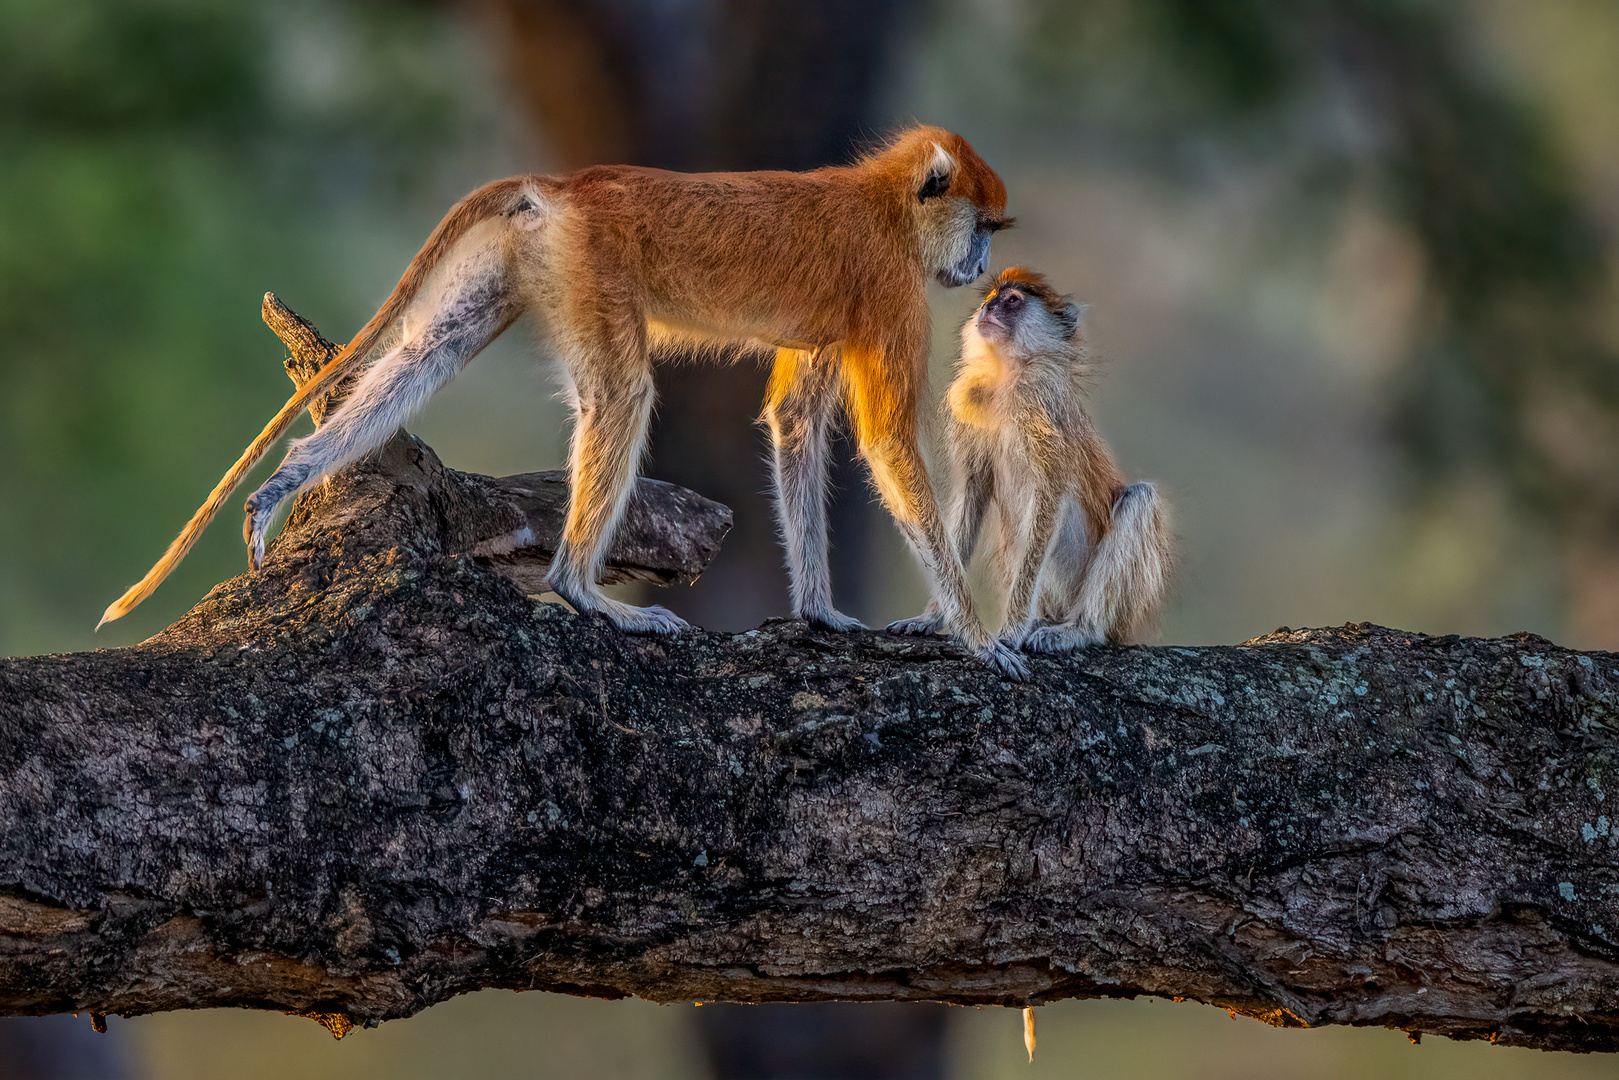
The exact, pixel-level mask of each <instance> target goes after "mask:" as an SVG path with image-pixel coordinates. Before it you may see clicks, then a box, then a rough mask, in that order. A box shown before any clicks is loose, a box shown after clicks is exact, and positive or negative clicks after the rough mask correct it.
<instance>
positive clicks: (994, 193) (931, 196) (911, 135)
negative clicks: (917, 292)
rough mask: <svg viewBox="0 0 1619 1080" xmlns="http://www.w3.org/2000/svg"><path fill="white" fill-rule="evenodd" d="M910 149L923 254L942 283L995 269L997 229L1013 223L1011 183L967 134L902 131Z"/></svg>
mask: <svg viewBox="0 0 1619 1080" xmlns="http://www.w3.org/2000/svg"><path fill="white" fill-rule="evenodd" d="M899 145H904V146H905V147H906V148H907V150H909V151H910V155H911V160H912V161H913V162H914V165H913V170H912V176H913V183H914V190H915V192H916V214H917V222H918V229H919V233H920V239H921V241H922V260H923V262H924V264H925V265H926V269H927V272H928V273H930V274H932V275H933V276H934V277H935V278H937V279H938V281H939V284H941V285H946V286H950V287H954V286H957V285H967V284H970V283H971V282H973V281H976V280H977V279H978V278H979V277H981V276H982V275H983V274H984V273H985V272H986V271H988V269H989V245H990V240H991V239H992V238H993V237H994V235H995V234H996V233H997V232H999V231H1000V230H1002V229H1006V228H1010V227H1011V226H1012V219H1011V218H1009V217H1007V216H1006V185H1005V184H1003V183H1001V178H1000V177H999V176H996V175H995V170H994V169H991V168H990V167H989V165H988V163H986V162H985V161H984V159H983V158H981V157H979V156H978V153H977V151H975V150H974V149H973V148H972V146H971V145H969V144H968V142H967V140H966V139H963V138H962V137H961V136H960V135H957V134H955V133H954V132H950V131H945V130H943V129H941V128H929V127H924V128H917V129H915V130H913V131H908V132H906V133H905V134H904V135H903V136H901V137H900V143H899Z"/></svg>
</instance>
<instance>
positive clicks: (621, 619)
mask: <svg viewBox="0 0 1619 1080" xmlns="http://www.w3.org/2000/svg"><path fill="white" fill-rule="evenodd" d="M546 584H547V585H549V586H550V587H551V591H552V592H555V593H556V594H557V595H558V596H560V597H562V599H564V600H566V601H567V602H568V603H570V604H572V605H573V609H574V610H575V611H578V612H582V613H586V614H589V613H595V614H598V615H601V616H602V617H603V618H605V619H606V620H607V621H608V622H610V623H612V624H613V625H614V626H616V627H618V629H620V630H622V631H623V632H624V633H626V634H674V633H678V632H679V631H681V630H684V629H686V626H687V623H686V620H685V619H682V618H681V617H680V616H679V615H676V614H675V613H674V612H672V611H670V610H669V609H668V608H666V607H659V606H658V605H657V604H653V605H651V606H650V607H636V606H635V605H633V604H625V603H622V602H620V601H618V600H613V599H610V598H609V597H606V596H603V595H602V594H601V593H600V592H598V591H596V590H595V589H581V588H574V587H572V586H571V585H569V584H568V583H567V582H566V581H558V580H556V579H555V578H548V579H547V580H546Z"/></svg>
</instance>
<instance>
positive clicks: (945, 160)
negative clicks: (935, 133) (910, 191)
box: [916, 143, 956, 202]
mask: <svg viewBox="0 0 1619 1080" xmlns="http://www.w3.org/2000/svg"><path fill="white" fill-rule="evenodd" d="M955 171H956V161H955V159H954V158H952V157H951V156H950V155H949V154H947V153H945V152H944V147H942V146H940V145H939V144H938V143H934V144H933V157H931V158H929V159H928V171H927V173H926V175H925V176H923V178H922V186H921V187H919V188H917V189H916V201H917V202H927V201H928V200H929V199H931V198H934V197H935V196H939V195H943V194H944V193H945V192H947V191H949V190H950V175H951V174H952V173H954V172H955Z"/></svg>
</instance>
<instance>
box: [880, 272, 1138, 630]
mask: <svg viewBox="0 0 1619 1080" xmlns="http://www.w3.org/2000/svg"><path fill="white" fill-rule="evenodd" d="M1086 373H1087V364H1086V359H1085V347H1084V341H1083V338H1082V335H1081V332H1080V308H1079V307H1078V305H1076V304H1074V303H1073V302H1072V301H1070V300H1069V299H1068V298H1067V297H1063V296H1059V295H1057V292H1056V290H1054V289H1053V288H1052V287H1051V286H1050V285H1048V284H1046V281H1045V279H1044V278H1043V277H1041V276H1040V275H1039V274H1035V273H1032V272H1031V271H1028V270H1025V269H1023V268H1022V267H1012V268H1011V269H1009V270H1005V271H1003V272H1002V273H1001V274H1000V276H999V277H997V278H996V279H995V282H994V284H993V285H992V286H991V288H990V290H989V293H988V294H987V295H986V296H985V297H984V302H983V304H982V305H981V306H980V307H979V309H978V311H977V313H976V314H975V315H974V316H973V317H972V318H971V319H969V320H967V325H966V326H964V327H962V331H961V362H960V366H959V368H958V373H957V376H956V380H955V382H954V383H952V384H951V386H950V391H949V393H948V395H947V397H946V402H947V408H946V410H945V411H946V421H945V426H946V431H947V433H948V438H949V446H950V457H951V459H952V461H953V463H954V465H955V473H956V477H957V483H958V484H959V485H960V491H959V492H958V493H957V495H956V497H955V501H954V503H953V507H952V515H951V538H952V540H953V541H954V542H955V544H956V554H957V556H958V557H959V558H960V560H961V562H962V563H963V564H965V563H966V562H968V561H969V560H970V559H971V558H972V553H973V548H974V547H975V546H976V545H977V543H978V532H979V528H980V526H981V525H982V524H983V521H984V515H985V513H986V512H987V511H988V509H989V507H990V505H991V504H994V505H995V507H996V508H997V510H998V511H999V524H1000V530H999V536H998V538H997V542H996V549H995V562H996V566H997V569H998V571H999V578H1000V582H1001V585H1002V587H1003V588H1004V589H1005V590H1006V625H1005V627H1004V628H1003V630H1002V639H1003V640H1005V641H1008V642H1009V643H1011V644H1015V645H1018V646H1021V647H1022V648H1024V649H1027V650H1030V651H1033V652H1066V651H1068V650H1071V649H1076V648H1080V647H1082V646H1085V645H1094V644H1098V643H1100V642H1103V641H1111V642H1122V641H1124V640H1125V639H1127V638H1128V637H1129V636H1130V635H1131V634H1132V633H1133V632H1134V631H1136V630H1137V629H1138V628H1140V626H1141V625H1142V624H1143V623H1144V622H1145V621H1146V620H1147V619H1148V618H1149V617H1150V616H1151V615H1152V613H1153V611H1154V609H1155V608H1156V607H1157V606H1158V602H1159V600H1160V599H1161V597H1162V595H1163V591H1164V585H1165V582H1166V580H1167V576H1168V568H1169V559H1170V551H1169V540H1168V536H1167V533H1166V530H1165V526H1164V507H1163V503H1162V500H1161V499H1160V498H1159V496H1158V493H1157V491H1156V490H1155V489H1154V488H1153V486H1152V485H1151V484H1131V485H1129V486H1126V485H1125V484H1124V480H1123V478H1122V477H1121V476H1120V474H1119V468H1118V466H1117V465H1116V464H1115V463H1114V461H1113V456H1112V455H1111V454H1109V453H1108V449H1107V445H1106V444H1105V443H1104V442H1103V441H1102V437H1101V435H1099V434H1098V433H1097V431H1096V428H1095V427H1094V426H1093V425H1092V424H1091V420H1090V417H1089V416H1087V415H1086V414H1085V408H1084V404H1083V402H1082V398H1083V390H1084V387H1083V382H1084V379H1085V375H1086ZM943 624H944V616H943V614H941V612H940V609H939V607H938V605H937V604H929V605H928V610H926V611H924V612H923V613H922V614H921V615H919V616H917V617H916V618H914V619H907V620H904V621H902V622H898V623H895V624H894V625H893V626H892V627H890V629H892V630H895V631H898V632H900V633H911V634H924V633H931V632H933V631H935V630H937V629H939V627H940V626H942V625H943Z"/></svg>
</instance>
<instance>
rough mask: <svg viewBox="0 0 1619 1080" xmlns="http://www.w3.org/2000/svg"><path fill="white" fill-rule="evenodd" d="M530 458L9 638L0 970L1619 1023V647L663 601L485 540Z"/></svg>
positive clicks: (368, 995) (131, 992) (214, 985)
mask: <svg viewBox="0 0 1619 1080" xmlns="http://www.w3.org/2000/svg"><path fill="white" fill-rule="evenodd" d="M503 484H504V482H497V481H492V480H489V479H488V478H479V477H467V476H465V475H463V474H457V473H454V472H453V471H451V470H447V469H444V468H443V467H442V466H440V465H438V464H437V462H436V459H433V458H432V456H431V453H430V452H429V451H427V450H426V448H425V447H421V446H420V444H419V443H416V442H415V441H414V440H410V439H409V438H408V437H401V438H400V439H398V440H396V441H395V443H394V444H392V445H391V446H390V448H389V449H388V451H387V452H386V453H384V454H383V455H382V456H381V457H380V458H379V459H378V460H377V461H375V462H372V463H368V464H366V465H364V466H362V467H360V468H357V469H353V470H349V471H348V472H346V473H345V474H343V475H342V476H341V477H339V478H337V479H336V480H335V481H334V482H333V484H332V485H331V487H330V489H329V490H327V491H324V492H317V493H315V495H314V496H313V497H311V498H307V499H306V500H305V501H304V502H303V503H302V504H301V505H300V506H299V507H298V508H297V510H296V512H295V513H294V516H293V519H292V522H291V523H290V524H289V527H288V529H287V530H286V532H285V533H284V534H283V536H282V537H281V538H280V540H279V541H278V543H277V544H276V546H275V547H274V549H273V550H272V554H271V557H270V559H269V560H268V562H267V563H266V566H265V567H264V569H263V570H262V571H260V572H259V573H258V574H255V575H251V576H243V577H238V578H234V579H232V580H230V581H227V582H225V583H223V584H221V585H220V586H218V587H217V588H216V589H215V590H214V591H213V592H212V593H210V594H209V596H208V597H207V598H206V599H205V600H204V601H203V602H202V603H201V604H199V605H198V606H197V607H196V608H195V609H194V610H193V611H191V612H190V613H188V614H187V615H186V616H185V617H184V618H183V619H181V620H180V621H179V622H178V623H176V624H175V625H174V626H173V627H170V628H169V629H168V630H166V631H165V632H163V633H162V634H160V635H158V636H157V637H155V638H153V639H152V640H150V641H148V642H145V643H144V644H141V645H138V646H135V647H133V648H127V649H117V650H108V651H98V652H95V653H84V654H75V655H67V656H51V657H32V658H25V659H12V660H4V661H0V1011H3V1012H13V1013H39V1012H51V1011H58V1010H67V1009H77V1010H89V1011H92V1012H98V1013H107V1012H119V1013H126V1014H135V1013H144V1012H150V1011H155V1010H163V1009H175V1008H190V1007H201V1006H213V1005H243V1006H250V1007H261V1008H279V1009H287V1010H294V1011H299V1012H308V1013H311V1014H324V1015H325V1018H326V1020H325V1022H328V1023H331V1024H333V1025H334V1026H335V1027H336V1028H337V1029H339V1030H341V1029H342V1027H343V1025H344V1024H346V1023H348V1022H349V1021H350V1020H352V1021H354V1022H365V1023H371V1022H375V1021H378V1020H382V1019H387V1018H391V1017H401V1016H408V1015H410V1014H412V1013H414V1012H416V1011H418V1010H420V1009H422V1008H425V1007H426V1006H428V1005H430V1004H432V1003H434V1002H437V1001H442V1000H444V999H445V998H447V997H450V996H452V995H454V994H458V993H462V992H465V991H468V990H472V989H476V988H479V987H489V986H500V987H510V988H518V989H527V988H548V989H554V990H563V991H567V992H573V993H588V994H598V995H604V996H616V995H623V994H636V995H640V996H643V997H647V998H651V999H654V1000H660V1001H669V1000H692V999H698V1000H704V999H707V1000H713V999H729V1000H740V1001H760V1000H810V999H821V998H847V999H877V998H904V999H930V1000H944V1001H956V1002H968V1003H998V1004H1023V1003H1026V1002H1033V1003H1039V1002H1043V1001H1049V1000H1053V999H1057V998H1061V997H1065V996H1073V995H1109V996H1128V995H1134V994H1143V993H1145V994H1157V995H1164V996H1175V997H1188V998H1195V999H1197V1000H1200V1001H1207V1002H1212V1003H1215V1004H1218V1005H1224V1006H1227V1007H1229V1008H1231V1009H1233V1010H1236V1011H1239V1012H1243V1013H1246V1014H1248V1015H1252V1016H1256V1017H1259V1018H1261V1019H1264V1020H1267V1021H1269V1022H1272V1023H1282V1024H1290V1025H1296V1024H1309V1025H1318V1024H1331V1023H1347V1024H1376V1025H1393V1026H1398V1027H1402V1028H1406V1029H1408V1030H1410V1031H1413V1032H1434V1033H1442V1034H1447V1035H1454V1036H1458V1037H1467V1038H1474V1037H1476V1038H1494V1039H1497V1040H1498V1041H1500V1042H1504V1043H1511V1044H1516V1045H1529V1046H1540V1047H1549V1048H1564V1049H1582V1050H1607V1049H1615V1048H1619V944H1616V943H1619V901H1616V899H1615V894H1616V893H1619V860H1616V858H1615V846H1616V844H1619V828H1616V827H1615V826H1614V824H1613V822H1611V821H1610V818H1609V816H1608V814H1607V810H1608V807H1607V805H1606V798H1607V796H1608V794H1609V793H1610V792H1612V791H1616V790H1619V778H1616V777H1615V775H1614V771H1613V770H1614V764H1615V754H1616V752H1619V735H1616V732H1615V725H1616V723H1619V720H1616V703H1619V697H1616V693H1615V688H1616V687H1619V659H1616V658H1615V657H1613V656H1611V655H1608V654H1600V653H1592V654H1578V653H1573V652H1569V651H1566V650H1563V649H1559V648H1557V647H1556V646H1554V645H1552V644H1550V643H1549V642H1546V641H1543V640H1540V639H1538V638H1533V637H1529V636H1526V635H1521V636H1518V637H1515V638H1508V639H1504V640H1477V639H1456V638H1439V639H1432V638H1426V637H1423V636H1421V635H1417V634H1407V633H1400V632H1396V631H1390V630H1384V629H1381V628H1376V627H1371V626H1360V627H1345V628H1342V629H1338V630H1315V631H1279V632H1278V633H1276V634H1273V635H1270V636H1268V637H1266V638H1262V639H1259V640H1256V641H1253V642H1248V643H1246V644H1244V645H1240V646H1232V647H1222V648H1196V649H1192V648H1152V649H1148V648H1134V649H1112V648H1099V649H1094V650H1091V651H1088V652H1086V653H1083V654H1081V655H1078V656H1076V657H1073V658H1069V659H1063V660H1057V659H1047V658H1039V659H1035V660H1034V661H1033V668H1034V672H1035V678H1034V680H1033V681H1032V682H1030V683H1028V684H1013V683H1007V682H1003V681H1001V680H999V679H996V678H994V677H993V676H992V675H990V674H989V673H988V672H987V671H986V670H985V669H984V668H982V667H981V666H980V665H978V664H976V663H974V662H973V661H972V660H971V659H969V658H968V657H966V656H965V655H964V654H963V653H962V652H961V650H960V649H959V648H957V647H956V646H955V645H954V644H952V643H950V642H947V641H945V640H943V639H923V640H912V639H903V640H902V639H895V638H890V637H886V636H884V635H882V634H854V635H843V636H838V635H829V634H824V633H819V632H812V631H809V630H807V629H806V628H805V627H804V626H803V625H802V624H799V623H794V622H777V623H770V624H767V625H766V626H764V627H762V628H760V629H759V630H756V631H752V632H749V633H746V634H738V635H717V634H706V633H701V632H692V633H688V634H682V635H680V636H678V637H674V638H668V639H648V638H631V637H626V636H624V635H621V634H619V633H617V632H616V631H614V630H612V629H611V628H609V627H607V626H606V625H605V624H603V623H602V622H600V621H599V620H597V619H594V618H588V617H583V616H577V615H573V614H570V613H568V612H567V611H565V610H563V609H562V608H560V607H557V606H554V605H549V604H544V603H541V602H539V601H538V600H536V599H534V598H531V597H528V596H525V595H524V589H523V588H520V587H517V586H515V585H514V584H513V582H512V581H511V580H509V579H508V578H507V577H505V576H502V574H500V573H497V572H495V568H494V567H493V566H491V565H490V564H489V563H488V562H487V560H486V559H485V558H483V557H480V556H478V555H477V554H476V552H477V551H478V550H479V548H478V545H480V544H488V543H489V542H490V540H491V538H492V537H499V536H503V535H509V534H510V533H512V532H513V531H515V530H514V529H513V528H512V527H511V525H512V521H515V518H513V519H510V520H508V519H505V518H501V517H499V515H494V519H496V523H497V525H498V527H497V528H493V529H491V528H489V527H483V526H480V527H478V528H476V529H468V528H466V527H464V526H463V525H462V524H461V522H462V521H463V520H473V519H480V515H482V517H483V518H489V517H490V512H489V511H488V507H489V506H490V505H494V504H499V503H500V502H501V500H502V499H506V498H507V497H508V494H509V492H510V490H511V489H510V486H509V485H506V486H503ZM390 485H392V486H390ZM680 498H688V496H680ZM690 498H695V497H690ZM463 511H465V515H466V516H465V517H464V516H463ZM526 512H527V511H525V513H526ZM647 512H648V514H649V516H654V517H655V516H656V514H657V513H661V511H657V512H653V511H651V510H648V511H647ZM704 512H706V511H704ZM524 520H525V521H526V520H528V519H527V518H525V519H524ZM530 527H532V528H534V529H535V532H536V534H538V533H539V532H540V531H541V529H540V528H539V527H538V526H535V525H532V524H531V525H530ZM684 557H685V556H682V558H684ZM657 561H658V557H657V556H655V555H648V554H645V553H644V552H643V553H642V554H640V555H635V556H634V557H628V556H626V560H625V565H633V566H644V565H648V564H651V563H654V562H657ZM678 561H679V560H678V559H663V563H674V562H678ZM680 573H684V571H681V572H680ZM674 576H677V577H678V576H679V574H675V575H674Z"/></svg>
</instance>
